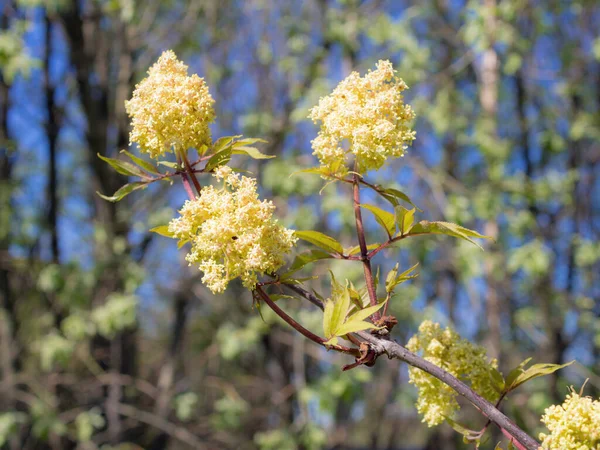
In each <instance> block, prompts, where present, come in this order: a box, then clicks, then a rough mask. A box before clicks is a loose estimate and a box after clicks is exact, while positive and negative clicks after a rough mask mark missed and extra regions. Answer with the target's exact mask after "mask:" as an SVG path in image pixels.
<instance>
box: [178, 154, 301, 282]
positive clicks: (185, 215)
mask: <svg viewBox="0 0 600 450" xmlns="http://www.w3.org/2000/svg"><path fill="white" fill-rule="evenodd" d="M214 177H215V178H216V179H217V180H223V183H224V184H223V187H222V188H221V189H216V188H215V187H214V186H207V187H204V188H203V189H202V191H201V193H200V196H199V197H197V198H195V199H194V200H188V201H186V202H185V204H184V206H183V208H182V209H181V211H179V213H180V214H181V216H180V217H178V218H175V219H173V220H172V221H171V222H170V223H169V231H170V232H171V233H173V235H174V237H175V238H177V239H180V240H183V241H189V242H190V243H191V245H192V248H191V250H190V252H189V253H188V254H187V256H186V260H187V261H188V262H189V263H190V265H192V264H197V265H198V267H199V268H200V270H201V271H202V272H203V273H204V276H203V277H202V282H203V283H204V284H205V285H206V286H207V287H208V288H209V289H210V290H211V291H212V292H214V293H218V292H223V291H224V290H225V288H226V287H227V285H228V283H229V282H230V281H231V280H233V279H234V278H237V277H240V278H241V280H242V283H243V285H244V286H245V287H247V288H249V289H254V287H255V286H256V283H257V281H258V275H262V274H265V273H272V272H275V271H276V270H277V269H279V268H280V267H281V266H282V265H283V264H284V262H285V260H284V255H285V254H286V253H289V252H290V251H291V248H292V247H293V246H294V244H295V243H296V240H297V238H296V237H295V236H294V232H293V231H292V230H288V229H287V228H284V227H283V226H281V225H280V224H279V223H277V221H276V220H274V219H273V211H274V210H275V206H274V205H273V203H272V202H270V201H266V200H263V201H261V200H259V198H258V194H257V192H256V180H254V179H253V178H248V177H244V176H240V175H238V174H236V173H234V172H233V171H232V170H231V168H230V167H227V166H221V167H219V168H217V169H216V170H215V173H214Z"/></svg>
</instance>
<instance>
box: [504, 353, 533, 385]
mask: <svg viewBox="0 0 600 450" xmlns="http://www.w3.org/2000/svg"><path fill="white" fill-rule="evenodd" d="M532 359H533V358H527V359H526V360H525V361H522V362H521V363H520V364H519V365H518V366H517V367H515V368H514V369H513V370H511V371H510V372H509V373H508V376H507V377H506V380H505V383H506V385H507V386H509V387H510V386H511V385H512V384H513V383H514V382H515V380H516V379H517V377H518V376H519V375H521V374H522V373H523V372H525V370H524V367H525V366H526V365H527V364H529V361H531V360H532Z"/></svg>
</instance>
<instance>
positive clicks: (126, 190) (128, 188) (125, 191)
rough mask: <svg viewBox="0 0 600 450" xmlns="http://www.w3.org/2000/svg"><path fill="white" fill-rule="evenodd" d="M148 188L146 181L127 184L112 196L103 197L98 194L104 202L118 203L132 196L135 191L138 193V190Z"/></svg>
mask: <svg viewBox="0 0 600 450" xmlns="http://www.w3.org/2000/svg"><path fill="white" fill-rule="evenodd" d="M147 186H148V182H146V181H136V182H133V183H127V184H126V185H124V186H121V187H120V188H119V189H118V190H117V192H115V193H114V194H113V195H111V196H106V195H102V194H101V193H100V192H96V194H98V195H99V196H100V197H102V198H103V199H104V200H108V201H109V202H113V203H115V202H118V201H120V200H122V199H123V198H124V197H125V196H127V195H129V194H131V193H132V192H133V191H137V190H138V189H145V188H146V187H147Z"/></svg>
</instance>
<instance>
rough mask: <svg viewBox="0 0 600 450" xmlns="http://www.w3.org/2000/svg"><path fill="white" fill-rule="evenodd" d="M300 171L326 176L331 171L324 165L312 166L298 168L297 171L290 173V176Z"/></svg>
mask: <svg viewBox="0 0 600 450" xmlns="http://www.w3.org/2000/svg"><path fill="white" fill-rule="evenodd" d="M299 173H312V174H315V175H321V176H326V175H327V174H328V173H329V171H328V170H326V169H324V168H322V167H310V168H308V169H302V170H296V171H295V172H292V173H291V174H290V177H291V176H293V175H297V174H299Z"/></svg>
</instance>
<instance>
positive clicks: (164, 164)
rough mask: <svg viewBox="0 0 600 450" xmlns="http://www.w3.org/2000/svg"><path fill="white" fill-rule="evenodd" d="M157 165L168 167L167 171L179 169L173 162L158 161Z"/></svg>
mask: <svg viewBox="0 0 600 450" xmlns="http://www.w3.org/2000/svg"><path fill="white" fill-rule="evenodd" d="M157 164H160V165H161V166H165V167H168V168H169V169H179V166H178V165H177V163H176V162H173V161H159V162H158V163H157Z"/></svg>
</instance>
